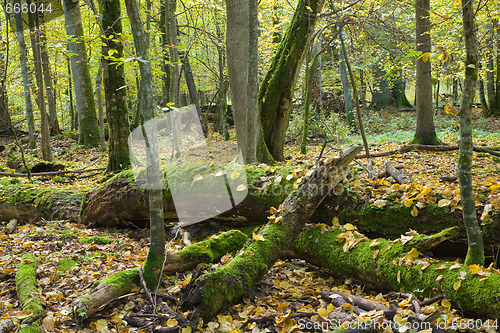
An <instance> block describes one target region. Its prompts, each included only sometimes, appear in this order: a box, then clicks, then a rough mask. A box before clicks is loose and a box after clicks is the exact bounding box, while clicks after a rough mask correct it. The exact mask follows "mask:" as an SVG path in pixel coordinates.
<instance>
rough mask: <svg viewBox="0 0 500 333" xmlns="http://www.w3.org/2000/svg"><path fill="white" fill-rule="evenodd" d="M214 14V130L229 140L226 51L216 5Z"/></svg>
mask: <svg viewBox="0 0 500 333" xmlns="http://www.w3.org/2000/svg"><path fill="white" fill-rule="evenodd" d="M214 16H215V31H216V33H217V39H218V42H219V43H218V44H217V56H218V64H219V85H218V88H219V102H218V103H217V116H216V117H215V118H216V121H215V130H216V131H217V132H219V134H221V135H222V136H224V139H225V140H229V131H228V127H227V89H228V85H227V80H226V76H225V74H224V67H225V66H226V52H225V50H224V47H223V39H224V38H223V35H222V31H221V28H220V25H221V24H220V20H221V18H220V16H219V12H218V10H217V6H214Z"/></svg>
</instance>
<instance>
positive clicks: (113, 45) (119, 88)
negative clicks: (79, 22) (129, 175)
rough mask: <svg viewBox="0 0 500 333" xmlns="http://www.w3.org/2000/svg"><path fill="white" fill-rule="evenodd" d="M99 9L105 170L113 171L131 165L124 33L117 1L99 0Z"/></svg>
mask: <svg viewBox="0 0 500 333" xmlns="http://www.w3.org/2000/svg"><path fill="white" fill-rule="evenodd" d="M101 12H102V27H103V29H104V32H105V37H103V40H102V41H103V43H104V45H105V46H103V47H102V55H103V59H104V60H103V64H104V72H103V73H104V95H105V98H106V115H107V118H108V125H109V141H108V145H109V149H108V171H115V170H123V169H126V168H127V167H128V166H130V155H129V151H128V135H129V132H130V131H129V122H128V108H127V84H126V82H125V72H124V68H123V62H122V61H121V60H120V59H121V58H122V57H123V44H122V42H121V40H120V38H121V37H122V34H123V27H122V21H121V19H120V15H121V10H120V1H119V0H102V2H101ZM80 122H81V120H80ZM96 138H97V136H96Z"/></svg>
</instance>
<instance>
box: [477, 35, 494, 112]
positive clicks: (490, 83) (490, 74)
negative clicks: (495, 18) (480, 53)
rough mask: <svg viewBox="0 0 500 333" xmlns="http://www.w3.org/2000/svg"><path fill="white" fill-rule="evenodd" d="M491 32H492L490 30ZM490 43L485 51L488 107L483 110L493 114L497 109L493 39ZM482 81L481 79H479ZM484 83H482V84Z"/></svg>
mask: <svg viewBox="0 0 500 333" xmlns="http://www.w3.org/2000/svg"><path fill="white" fill-rule="evenodd" d="M492 34H493V32H492ZM490 43H491V44H492V46H491V49H490V50H489V52H488V53H487V58H486V92H487V93H488V106H489V109H488V110H485V112H484V113H485V114H487V115H493V114H495V111H496V109H497V103H496V90H495V68H494V65H493V57H494V55H493V39H490ZM481 81H482V80H481ZM483 85H484V84H483ZM483 89H484V88H483Z"/></svg>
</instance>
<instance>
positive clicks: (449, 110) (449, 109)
mask: <svg viewBox="0 0 500 333" xmlns="http://www.w3.org/2000/svg"><path fill="white" fill-rule="evenodd" d="M444 112H446V113H448V114H452V115H455V116H456V115H457V114H458V109H457V108H456V107H454V106H453V104H451V103H449V102H448V103H446V105H445V106H444Z"/></svg>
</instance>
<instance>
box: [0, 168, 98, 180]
mask: <svg viewBox="0 0 500 333" xmlns="http://www.w3.org/2000/svg"><path fill="white" fill-rule="evenodd" d="M104 170H106V168H94V169H79V170H60V171H47V172H34V173H30V174H29V176H31V177H48V176H63V175H68V174H80V173H87V172H93V171H104ZM0 177H14V178H21V177H28V174H27V173H20V172H3V171H2V172H0Z"/></svg>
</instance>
